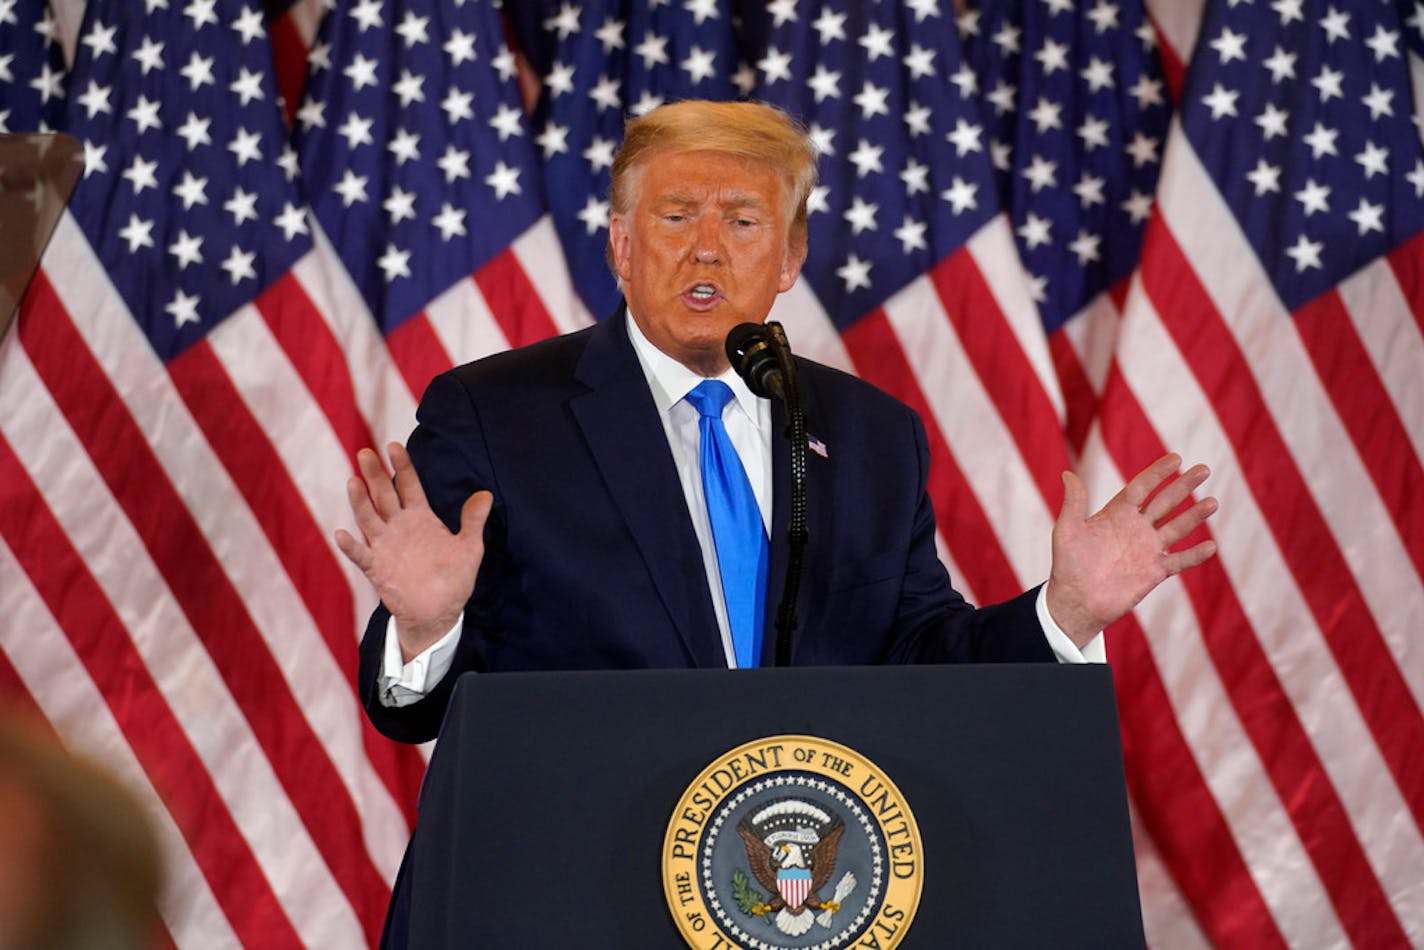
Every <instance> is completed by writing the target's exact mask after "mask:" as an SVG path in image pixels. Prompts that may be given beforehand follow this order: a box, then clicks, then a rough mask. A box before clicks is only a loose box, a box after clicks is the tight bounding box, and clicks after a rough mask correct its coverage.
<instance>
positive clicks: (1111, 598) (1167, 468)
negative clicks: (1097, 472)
mask: <svg viewBox="0 0 1424 950" xmlns="http://www.w3.org/2000/svg"><path fill="white" fill-rule="evenodd" d="M1181 464H1182V459H1181V457H1180V456H1178V455H1175V454H1172V455H1164V456H1163V457H1162V458H1160V459H1158V460H1157V461H1155V462H1153V463H1152V464H1151V465H1149V466H1148V467H1147V468H1145V469H1143V470H1142V471H1141V472H1139V473H1138V474H1137V476H1136V477H1134V478H1133V479H1132V481H1130V482H1128V483H1127V484H1126V485H1125V486H1123V489H1122V491H1120V492H1118V493H1117V494H1116V495H1114V496H1113V497H1112V499H1111V500H1110V501H1109V502H1108V503H1107V504H1106V505H1104V506H1103V507H1102V509H1101V510H1100V511H1098V512H1097V513H1096V514H1094V515H1092V516H1091V517H1089V516H1088V492H1087V489H1086V488H1085V487H1084V486H1083V482H1082V480H1081V479H1080V478H1078V476H1077V475H1075V474H1073V473H1072V472H1064V473H1063V510H1062V511H1061V512H1060V513H1059V515H1058V521H1057V522H1056V523H1055V524H1054V526H1053V568H1052V571H1051V572H1050V574H1049V578H1048V591H1047V601H1048V612H1049V614H1051V615H1052V617H1053V620H1054V622H1055V623H1057V624H1058V626H1059V627H1060V628H1061V629H1062V630H1063V632H1064V633H1066V634H1067V635H1068V636H1069V638H1070V639H1072V640H1073V642H1074V643H1076V644H1078V646H1080V647H1081V646H1082V645H1084V644H1085V643H1087V642H1088V641H1089V640H1091V639H1092V638H1093V636H1094V635H1095V634H1097V632H1098V631H1099V630H1102V629H1103V628H1104V627H1106V626H1107V625H1108V624H1110V623H1112V622H1113V621H1114V620H1117V619H1118V618H1119V617H1121V616H1122V615H1123V614H1125V613H1127V612H1128V611H1129V610H1131V609H1132V608H1133V607H1135V606H1137V604H1138V602H1139V601H1141V600H1142V598H1144V597H1146V596H1147V595H1148V594H1149V593H1150V592H1151V591H1152V589H1153V588H1155V587H1156V586H1157V585H1158V584H1160V583H1162V581H1164V580H1166V579H1167V578H1168V577H1170V576H1172V575H1173V574H1180V573H1181V572H1182V571H1185V570H1187V569H1188V568H1192V567H1196V566H1197V565H1198V564H1200V563H1202V562H1203V561H1205V560H1206V559H1207V558H1209V557H1211V556H1212V555H1213V554H1215V553H1216V542H1214V541H1202V542H1199V543H1197V544H1194V545H1192V546H1191V547H1189V548H1187V549H1186V550H1183V551H1172V550H1170V548H1171V547H1172V545H1174V544H1176V543H1177V542H1179V541H1181V540H1182V539H1183V538H1185V537H1186V536H1187V535H1188V534H1190V533H1191V532H1192V531H1193V529H1195V528H1196V527H1197V526H1198V525H1200V524H1201V523H1202V522H1204V521H1206V519H1207V518H1209V517H1211V515H1212V514H1213V513H1214V512H1215V511H1216V508H1217V504H1216V499H1215V498H1204V499H1202V500H1201V501H1198V502H1196V503H1195V504H1193V505H1191V506H1190V507H1188V508H1187V509H1186V510H1184V511H1182V512H1181V513H1179V514H1177V515H1176V516H1175V517H1173V516H1172V513H1173V511H1175V510H1176V509H1177V507H1178V506H1179V505H1181V504H1182V502H1184V501H1186V499H1187V498H1188V497H1189V496H1190V495H1191V494H1192V492H1194V491H1195V490H1196V489H1197V488H1198V487H1200V486H1201V484H1202V482H1204V481H1206V478H1207V476H1208V475H1209V474H1211V472H1210V471H1209V470H1208V469H1207V467H1206V466H1205V465H1195V466H1193V467H1191V468H1190V469H1188V470H1187V471H1186V472H1184V473H1182V475H1181V477H1180V478H1177V479H1176V480H1175V481H1173V482H1171V483H1170V484H1167V485H1166V486H1165V487H1163V483H1164V482H1167V480H1168V479H1170V478H1171V477H1172V476H1173V475H1174V474H1176V473H1177V471H1178V469H1179V468H1180V467H1181ZM1159 488H1160V489H1161V490H1160V491H1159V490H1158V489H1159ZM1154 492H1155V494H1154Z"/></svg>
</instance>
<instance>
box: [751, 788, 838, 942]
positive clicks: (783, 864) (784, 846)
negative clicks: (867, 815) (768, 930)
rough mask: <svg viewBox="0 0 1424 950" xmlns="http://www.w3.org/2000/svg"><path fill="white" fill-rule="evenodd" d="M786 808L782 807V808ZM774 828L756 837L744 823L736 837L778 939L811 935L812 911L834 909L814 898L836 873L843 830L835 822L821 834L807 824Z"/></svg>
mask: <svg viewBox="0 0 1424 950" xmlns="http://www.w3.org/2000/svg"><path fill="white" fill-rule="evenodd" d="M788 804H791V803H783V805H782V808H783V809H785V806H786V805H788ZM778 824H780V825H781V827H779V828H777V829H776V830H774V831H772V832H771V833H769V834H767V833H766V832H765V831H763V832H762V833H761V834H759V833H758V832H757V830H756V829H755V828H754V827H753V825H752V822H750V821H747V820H745V819H744V820H743V821H741V822H740V823H739V824H738V825H737V833H738V834H740V835H741V836H742V842H743V844H745V845H746V849H747V862H748V864H749V865H750V866H751V871H752V876H753V877H755V878H756V879H757V882H758V883H759V884H761V886H762V887H764V888H766V889H767V890H768V891H770V892H771V898H770V900H769V902H768V904H767V912H768V913H771V912H775V913H776V918H775V920H776V926H777V927H778V928H779V929H780V930H781V931H782V932H783V933H787V934H791V935H793V936H799V935H801V934H804V933H805V932H806V931H808V930H810V929H811V925H812V924H813V923H814V922H815V920H816V914H815V912H816V911H829V912H830V913H835V911H837V910H839V909H840V907H839V905H838V904H836V903H835V902H834V901H823V900H822V899H821V896H820V893H819V892H820V890H821V888H823V887H825V886H826V883H827V882H828V881H830V879H831V874H832V873H833V872H834V871H835V869H836V851H837V849H838V848H839V847H840V841H841V835H842V834H844V833H845V824H844V823H843V822H841V820H840V819H839V818H836V819H835V820H834V823H833V824H831V826H830V827H829V828H826V829H825V830H824V833H822V832H818V831H817V830H816V828H815V827H814V825H813V823H805V824H802V823H800V822H797V823H796V824H795V825H794V826H792V827H787V825H786V824H785V823H780V822H779V823H778ZM763 835H765V836H764V837H763Z"/></svg>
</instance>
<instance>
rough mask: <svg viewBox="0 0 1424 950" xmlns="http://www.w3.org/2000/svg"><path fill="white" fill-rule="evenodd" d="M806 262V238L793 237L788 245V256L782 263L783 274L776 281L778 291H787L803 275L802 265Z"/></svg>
mask: <svg viewBox="0 0 1424 950" xmlns="http://www.w3.org/2000/svg"><path fill="white" fill-rule="evenodd" d="M805 263H806V238H805V237H804V236H803V237H802V238H801V239H800V240H797V239H796V238H794V237H793V238H792V239H791V241H790V242H789V243H788V244H787V246H786V258H785V259H784V260H783V261H782V263H781V274H780V276H779V279H778V280H777V282H776V290H777V292H778V293H783V294H784V293H786V291H788V290H790V289H791V288H792V286H794V285H795V283H796V278H797V277H799V276H801V265H803V264H805Z"/></svg>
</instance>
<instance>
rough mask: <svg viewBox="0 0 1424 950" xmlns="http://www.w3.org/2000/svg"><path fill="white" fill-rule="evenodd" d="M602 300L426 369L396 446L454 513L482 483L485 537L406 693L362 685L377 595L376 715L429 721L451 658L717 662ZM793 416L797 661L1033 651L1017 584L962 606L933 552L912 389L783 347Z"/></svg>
mask: <svg viewBox="0 0 1424 950" xmlns="http://www.w3.org/2000/svg"><path fill="white" fill-rule="evenodd" d="M625 319H626V318H625V317H624V315H623V314H619V315H618V316H615V317H614V318H612V319H610V320H607V321H605V322H603V323H601V324H598V325H597V326H594V327H591V328H589V329H587V330H582V331H579V332H577V333H573V334H569V335H567V336H562V337H558V338H556V339H552V340H546V341H544V342H541V343H536V344H534V345H533V346H528V347H524V348H522V349H518V350H512V351H509V352H506V353H501V354H498V355H496V356H492V357H489V358H487V359H484V360H480V361H477V362H474V363H469V364H466V365H464V366H460V367H457V368H455V369H453V370H451V371H449V372H447V373H444V374H442V375H441V376H439V377H437V378H436V379H435V380H434V381H433V382H432V383H431V384H430V387H429V388H428V389H427V390H426V392H425V396H424V398H423V399H422V400H421V404H420V409H419V411H418V413H417V420H418V422H419V425H418V426H417V428H416V430H415V432H414V433H413V434H412V435H411V437H410V442H409V449H410V455H411V458H412V459H413V460H414V463H415V466H416V470H417V471H418V472H419V474H420V480H421V484H422V485H423V487H424V489H425V492H426V495H427V496H428V497H429V499H430V503H431V506H432V507H433V508H434V510H435V512H436V513H437V514H438V515H439V516H440V517H441V518H442V519H443V520H444V521H445V522H446V524H447V525H449V526H450V527H451V528H452V529H454V528H456V527H458V523H459V518H460V507H461V505H462V504H463V503H464V501H465V499H466V498H468V497H469V496H470V494H471V493H472V492H475V491H477V490H480V489H488V490H490V491H492V492H493V493H494V508H493V511H492V513H491V515H490V519H489V522H488V524H487V525H486V528H485V557H484V562H483V563H482V564H481V567H480V572H479V578H478V580H477V582H476V585H475V591H474V594H473V596H472V597H471V598H470V601H469V603H468V604H467V605H466V608H465V625H464V632H463V634H462V636H461V639H460V644H459V646H458V648H457V650H456V654H455V659H454V664H453V667H452V669H451V671H450V674H449V675H447V676H446V677H445V678H444V680H443V681H442V682H441V683H440V684H439V685H438V686H437V687H436V688H435V689H433V690H432V691H431V692H430V694H429V695H428V696H427V697H426V698H425V699H424V700H422V701H420V702H418V703H415V704H413V705H410V706H405V707H400V708H388V707H385V706H382V705H381V704H380V702H379V700H378V698H377V685H376V683H377V674H378V671H379V669H380V661H381V656H382V649H383V643H384V639H385V629H386V621H387V619H388V616H389V615H388V614H387V613H386V611H385V609H384V607H382V608H380V609H378V610H377V611H376V612H375V613H374V614H373V615H372V617H371V622H370V624H369V626H368V627H367V630H366V636H365V638H364V640H363V642H362V645H361V672H360V680H361V693H362V700H363V702H364V704H365V706H366V709H367V711H368V713H369V714H370V716H371V719H372V721H373V722H374V723H375V725H376V726H377V728H379V729H380V730H381V731H382V732H384V733H385V734H386V735H388V736H390V737H392V738H395V739H399V740H402V741H407V742H420V741H425V740H427V739H431V738H434V736H435V735H436V733H437V732H438V731H439V728H440V722H441V720H442V718H443V716H444V711H445V706H446V704H447V702H448V700H449V696H450V691H451V689H452V688H453V685H454V681H455V679H456V677H457V676H458V675H459V674H460V673H463V672H465V671H468V670H477V671H481V672H496V671H506V670H555V669H563V670H570V669H634V668H653V667H673V668H677V667H725V666H726V655H725V653H724V651H723V647H722V637H721V634H720V632H719V630H718V627H717V622H716V619H715V614H714V612H713V606H712V599H711V595H710V593H709V592H708V588H707V577H706V570H705V568H704V567H703V563H702V554H701V549H700V548H699V547H698V543H697V539H696V535H695V534H694V532H693V528H692V521H691V518H690V516H689V515H688V511H687V502H686V500H685V497H684V495H683V490H682V486H681V483H680V482H679V480H678V476H677V471H676V469H675V467H674V463H673V458H672V452H671V449H669V447H668V444H667V438H666V436H665V434H664V431H663V426H662V424H661V421H660V420H659V418H658V413H657V408H656V407H655V405H654V403H653V397H652V393H651V392H650V391H649V389H648V384H647V380H646V379H645V377H644V375H643V371H642V368H641V366H640V365H639V363H638V359H637V356H636V354H635V353H634V350H633V346H632V343H631V341H630V340H629V339H628V334H627V330H626V327H625V325H624V321H625ZM798 376H799V379H800V383H801V389H802V395H803V402H804V404H805V408H806V415H807V427H808V429H809V431H810V432H811V433H812V434H813V435H814V436H816V437H817V438H819V439H820V440H821V441H822V442H823V443H824V444H825V445H826V447H827V455H828V457H827V458H822V457H820V456H819V455H818V454H815V453H808V454H807V482H808V489H807V490H808V498H807V502H808V514H809V523H810V530H811V535H810V540H809V542H808V544H807V548H806V554H805V561H804V570H803V576H802V588H801V594H800V598H799V600H798V615H799V618H800V626H799V628H798V629H797V631H796V638H795V644H794V647H793V650H792V659H793V662H794V663H796V664H798V665H808V664H878V663H939V662H961V661H976V662H984V661H989V662H993V661H1032V660H1041V661H1049V660H1052V659H1053V654H1052V651H1051V650H1050V649H1049V647H1048V645H1047V641H1046V640H1045V638H1044V636H1043V632H1042V629H1041V628H1040V626H1039V623H1038V619H1037V616H1036V614H1035V611H1034V606H1033V598H1034V596H1035V591H1029V592H1028V593H1026V594H1023V595H1021V596H1020V597H1017V598H1014V599H1013V600H1010V601H1008V602H1006V603H1004V604H1000V605H996V606H993V607H987V608H982V609H978V610H976V609H974V608H973V607H971V606H970V605H969V604H967V603H966V602H965V601H964V599H963V598H962V597H960V595H959V594H958V593H957V592H956V591H955V590H954V588H953V586H951V584H950V579H949V576H948V574H947V573H946V571H945V570H944V567H943V566H942V565H941V564H940V562H939V559H938V556H937V554H936V552H935V543H934V536H935V523H934V512H933V510H932V509H931V506H930V502H929V498H928V496H927V495H926V493H925V483H926V478H927V475H928V470H929V452H928V448H927V445H926V439H925V432H924V427H923V425H922V424H921V422H920V419H919V417H918V416H917V415H916V414H915V413H914V411H913V410H911V409H910V408H909V407H907V406H905V405H904V404H903V403H900V402H898V401H897V400H895V399H893V398H891V397H890V396H888V395H886V394H885V393H882V392H881V391H879V390H877V389H875V388H874V387H872V386H870V385H869V384H867V383H865V382H863V381H862V380H859V379H857V378H855V377H853V376H850V375H847V374H845V373H841V372H839V371H837V370H834V369H831V368H829V367H826V366H822V365H820V364H817V363H813V362H810V361H807V360H800V361H798ZM784 428H785V412H784V409H783V407H782V406H781V404H780V403H775V404H773V432H774V436H773V438H774V444H773V458H774V462H773V503H772V511H773V513H772V520H771V523H772V526H773V537H772V545H771V552H772V553H771V568H770V576H769V579H768V585H767V600H768V603H767V622H766V631H767V635H766V638H765V639H766V649H765V655H764V662H765V663H770V662H771V657H772V652H773V649H774V644H775V636H774V630H775V624H774V616H775V611H776V604H777V602H778V601H779V599H780V596H781V590H782V583H783V579H784V577H785V572H786V543H785V539H784V535H785V525H786V524H787V522H788V520H789V512H790V473H789V468H790V464H789V461H788V459H787V458H786V454H787V453H786V452H785V451H784V446H783V445H780V444H777V443H779V442H780V440H781V435H780V433H781V432H782V431H783V430H784Z"/></svg>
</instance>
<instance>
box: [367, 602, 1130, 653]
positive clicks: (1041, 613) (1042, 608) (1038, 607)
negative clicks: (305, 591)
mask: <svg viewBox="0 0 1424 950" xmlns="http://www.w3.org/2000/svg"><path fill="white" fill-rule="evenodd" d="M1033 609H1034V610H1035V611H1037V612H1038V625H1039V626H1040V627H1042V628H1043V635H1044V636H1045V637H1046V638H1047V639H1048V646H1049V648H1050V649H1052V650H1053V655H1054V656H1056V657H1058V662H1059V663H1106V662H1107V661H1108V650H1107V645H1106V644H1105V643H1104V642H1103V632H1102V631H1101V630H1099V631H1098V635H1097V636H1095V637H1093V639H1091V640H1089V641H1088V642H1087V643H1086V644H1085V645H1084V646H1083V648H1082V649H1081V650H1080V649H1078V645H1077V644H1076V643H1074V642H1073V641H1072V640H1071V639H1069V638H1068V634H1066V633H1064V632H1063V631H1062V630H1060V629H1059V627H1058V624H1057V623H1055V622H1054V620H1053V615H1052V614H1050V613H1049V612H1048V585H1047V584H1044V585H1043V586H1042V587H1040V588H1039V589H1038V596H1037V597H1035V598H1034V601H1033ZM392 629H394V628H392ZM397 656H399V654H397Z"/></svg>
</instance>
